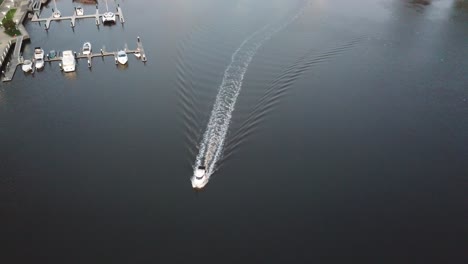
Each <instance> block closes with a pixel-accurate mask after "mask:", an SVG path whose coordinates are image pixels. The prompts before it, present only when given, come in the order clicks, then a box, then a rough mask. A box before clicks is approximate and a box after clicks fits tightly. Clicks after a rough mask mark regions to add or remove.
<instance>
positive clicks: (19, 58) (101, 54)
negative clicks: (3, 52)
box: [3, 36, 148, 82]
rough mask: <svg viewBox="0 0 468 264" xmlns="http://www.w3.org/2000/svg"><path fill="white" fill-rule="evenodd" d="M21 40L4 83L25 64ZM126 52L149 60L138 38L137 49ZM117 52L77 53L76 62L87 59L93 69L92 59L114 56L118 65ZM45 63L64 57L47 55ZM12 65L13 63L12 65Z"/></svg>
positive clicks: (126, 50)
mask: <svg viewBox="0 0 468 264" xmlns="http://www.w3.org/2000/svg"><path fill="white" fill-rule="evenodd" d="M20 38H22V36H19V37H18V38H17V40H16V41H17V42H16V43H19V44H17V45H16V46H15V50H14V51H13V54H12V56H11V60H10V62H9V63H8V65H7V67H6V70H5V71H4V72H3V81H4V82H8V81H11V80H12V79H13V76H14V75H15V71H16V69H17V67H18V65H22V64H23V61H24V59H23V58H22V56H21V46H22V44H21V43H22V42H23V41H22V39H20ZM124 51H125V53H127V54H135V53H139V54H140V59H141V61H142V62H143V63H145V62H146V61H147V60H148V59H147V56H146V53H145V50H144V48H143V44H142V42H141V39H140V37H137V47H136V49H128V48H127V47H126V48H125V49H124ZM117 52H118V51H106V50H105V48H102V49H100V52H95V53H90V54H88V55H84V54H80V53H78V52H75V59H76V60H79V59H86V60H87V62H88V67H92V59H93V58H96V57H101V58H103V57H107V56H114V60H115V62H116V64H117ZM44 61H45V62H49V63H50V62H61V61H62V57H61V56H57V57H54V58H49V56H48V54H47V56H46V57H45V58H44ZM10 63H11V65H10ZM33 73H34V69H33Z"/></svg>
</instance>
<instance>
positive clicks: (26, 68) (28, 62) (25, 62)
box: [21, 60, 33, 72]
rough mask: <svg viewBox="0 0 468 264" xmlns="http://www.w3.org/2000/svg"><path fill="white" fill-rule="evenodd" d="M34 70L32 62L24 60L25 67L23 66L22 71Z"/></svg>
mask: <svg viewBox="0 0 468 264" xmlns="http://www.w3.org/2000/svg"><path fill="white" fill-rule="evenodd" d="M32 68H33V62H32V61H30V60H24V61H23V65H21V69H22V70H23V71H24V72H30V71H31V70H32Z"/></svg>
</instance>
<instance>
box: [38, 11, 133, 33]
mask: <svg viewBox="0 0 468 264" xmlns="http://www.w3.org/2000/svg"><path fill="white" fill-rule="evenodd" d="M116 9H117V13H115V15H116V16H118V17H119V21H120V23H122V24H123V23H125V19H124V16H123V12H122V8H120V6H117V8H116ZM103 15H104V13H102V14H101V13H99V9H98V7H97V6H96V13H94V14H91V15H81V16H79V15H77V13H76V9H75V11H74V12H73V15H72V16H62V17H57V18H56V17H53V15H50V17H46V18H40V17H39V14H38V13H35V14H34V16H33V17H32V18H31V21H32V22H45V25H44V28H45V29H46V30H48V29H49V28H50V23H51V22H52V21H62V20H71V21H70V24H71V27H72V28H74V27H75V21H76V20H77V19H85V18H94V20H95V21H96V25H97V26H99V25H100V24H101V20H100V18H101V17H102V16H103Z"/></svg>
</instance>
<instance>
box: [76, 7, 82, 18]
mask: <svg viewBox="0 0 468 264" xmlns="http://www.w3.org/2000/svg"><path fill="white" fill-rule="evenodd" d="M75 11H76V15H77V16H82V15H84V10H83V8H82V7H81V6H78V7H76V8H75Z"/></svg>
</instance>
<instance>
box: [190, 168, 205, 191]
mask: <svg viewBox="0 0 468 264" xmlns="http://www.w3.org/2000/svg"><path fill="white" fill-rule="evenodd" d="M191 181H192V187H193V188H194V189H202V188H203V187H205V185H206V184H207V183H208V177H206V167H205V166H198V167H197V168H196V169H195V171H194V172H193V177H192V179H191Z"/></svg>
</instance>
